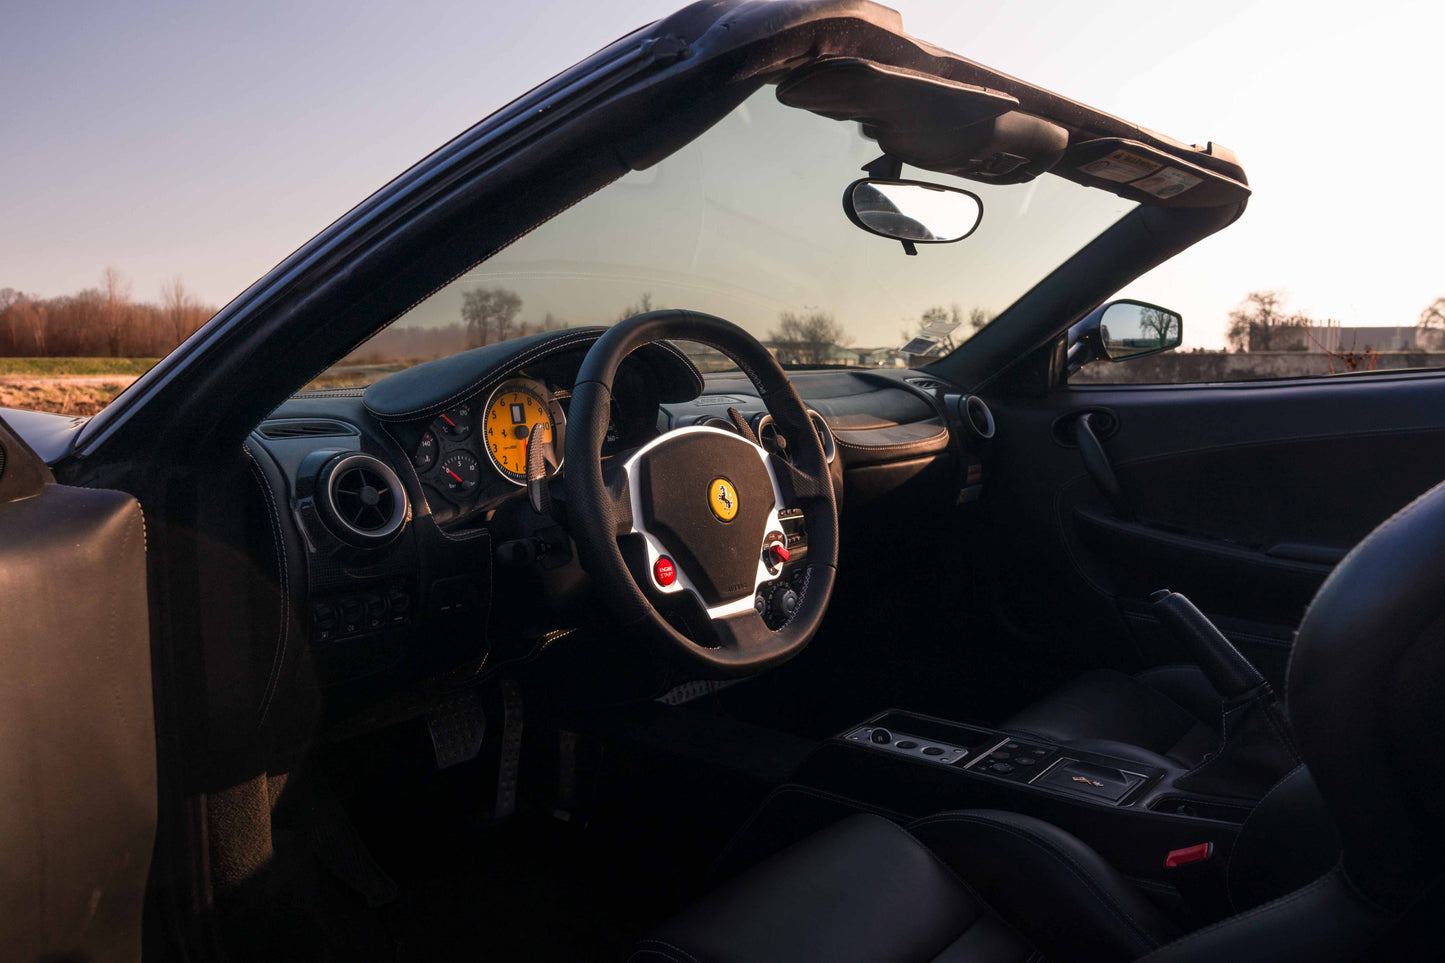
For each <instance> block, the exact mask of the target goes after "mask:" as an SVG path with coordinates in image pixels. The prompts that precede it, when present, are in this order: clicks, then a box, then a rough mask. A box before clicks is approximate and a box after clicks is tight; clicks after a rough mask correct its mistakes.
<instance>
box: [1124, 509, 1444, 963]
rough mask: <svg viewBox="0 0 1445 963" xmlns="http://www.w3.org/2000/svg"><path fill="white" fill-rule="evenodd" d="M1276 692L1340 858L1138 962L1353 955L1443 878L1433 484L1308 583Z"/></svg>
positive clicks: (1437, 535) (1440, 576)
mask: <svg viewBox="0 0 1445 963" xmlns="http://www.w3.org/2000/svg"><path fill="white" fill-rule="evenodd" d="M1286 700H1287V704H1288V706H1289V716H1290V721H1291V723H1292V725H1293V727H1294V731H1295V737H1296V740H1297V742H1298V744H1299V747H1300V752H1301V754H1302V755H1303V756H1304V759H1305V762H1306V764H1307V765H1308V767H1309V772H1310V774H1311V775H1312V776H1313V778H1314V781H1315V783H1316V785H1317V786H1318V788H1319V795H1320V797H1321V798H1322V799H1323V801H1324V805H1325V807H1326V808H1327V809H1328V811H1329V813H1330V815H1331V816H1332V817H1333V822H1334V826H1335V829H1336V830H1337V831H1338V833H1339V840H1340V847H1341V853H1342V855H1341V857H1340V861H1339V862H1338V863H1337V864H1336V865H1335V866H1334V867H1333V868H1332V869H1330V870H1329V871H1328V872H1327V873H1325V874H1324V875H1323V876H1320V877H1319V878H1318V879H1316V880H1314V881H1312V882H1310V883H1308V884H1306V885H1304V886H1302V887H1301V888H1299V889H1296V890H1295V891H1293V892H1291V893H1288V894H1286V895H1283V896H1280V897H1279V898H1277V899H1275V900H1274V901H1273V902H1270V903H1266V904H1264V905H1263V906H1260V907H1257V908H1256V909H1254V910H1252V911H1250V912H1247V913H1242V914H1240V915H1239V916H1234V917H1231V918H1229V919H1226V920H1223V921H1222V922H1220V923H1217V924H1215V925H1213V926H1210V927H1206V928H1205V929H1203V930H1200V931H1198V932H1196V933H1192V934H1190V935H1189V936H1186V937H1184V938H1183V939H1181V940H1176V941H1175V942H1173V943H1171V944H1169V945H1168V946H1165V947H1162V948H1160V949H1159V950H1158V951H1156V952H1155V953H1153V954H1151V955H1150V956H1149V957H1147V959H1148V960H1150V961H1151V963H1165V961H1168V963H1183V961H1194V960H1200V961H1202V960H1220V959H1228V960H1231V961H1232V963H1243V961H1247V960H1280V961H1288V960H1311V961H1334V960H1349V959H1354V958H1356V957H1358V956H1359V955H1360V954H1361V953H1363V952H1365V951H1366V950H1367V948H1368V947H1369V946H1370V945H1371V944H1372V943H1373V942H1375V941H1376V940H1378V939H1379V938H1380V937H1381V935H1382V934H1384V933H1385V932H1386V931H1387V930H1389V928H1390V926H1391V924H1392V923H1394V922H1395V921H1396V920H1398V919H1399V918H1400V917H1401V915H1402V914H1403V913H1404V912H1405V911H1406V910H1407V909H1408V908H1409V907H1410V906H1411V904H1412V903H1413V902H1414V901H1415V900H1416V899H1417V898H1418V897H1419V896H1420V895H1421V894H1422V893H1424V892H1425V891H1426V890H1427V889H1429V887H1430V886H1431V885H1432V884H1433V883H1435V882H1437V881H1438V880H1439V879H1440V877H1441V876H1442V875H1445V874H1442V869H1445V867H1442V858H1445V771H1442V767H1441V766H1439V765H1438V763H1437V761H1436V757H1437V756H1438V750H1437V746H1438V739H1439V737H1440V735H1441V734H1442V733H1445V485H1437V486H1436V487H1435V488H1432V489H1430V491H1428V492H1426V493H1425V494H1424V495H1421V496H1420V497H1419V498H1417V499H1416V500H1415V501H1413V502H1411V503H1410V504H1409V505H1407V506H1406V507H1405V508H1403V509H1401V510H1400V511H1399V512H1397V513H1396V514H1395V515H1394V516H1393V517H1391V518H1390V519H1389V520H1388V521H1386V522H1385V523H1384V524H1382V525H1380V526H1379V527H1378V528H1376V529H1375V530H1374V531H1373V532H1371V533H1370V535H1369V537H1367V538H1366V539H1365V540H1364V541H1362V542H1361V543H1360V544H1359V545H1357V546H1356V547H1355V549H1354V550H1353V551H1351V552H1350V554H1349V555H1348V556H1346V557H1345V559H1344V560H1343V561H1341V562H1340V564H1339V565H1338V566H1337V567H1336V568H1335V570H1334V572H1333V573H1332V574H1331V575H1330V577H1329V578H1328V579H1327V580H1326V581H1325V583H1324V585H1323V586H1321V587H1320V590H1319V593H1318V594H1317V595H1316V596H1315V599H1314V601H1313V602H1312V603H1311V604H1310V607H1309V610H1308V612H1306V613H1305V618H1304V622H1303V623H1302V624H1301V625H1300V630H1299V637H1298V639H1297V641H1296V642H1295V648H1294V653H1293V655H1292V656H1291V659H1290V666H1289V673H1288V679H1287V683H1286ZM1420 932H1421V933H1424V932H1426V930H1424V929H1422V930H1421V931H1420ZM1421 938H1425V937H1423V936H1422V937H1421ZM1429 938H1432V939H1440V940H1441V944H1442V945H1441V946H1438V947H1434V948H1430V949H1432V950H1433V952H1430V951H1428V950H1427V948H1425V947H1420V948H1419V949H1420V950H1426V952H1424V953H1423V954H1422V955H1421V956H1420V957H1419V958H1421V959H1424V958H1438V955H1439V953H1440V952H1441V950H1442V949H1445V937H1435V936H1433V932H1432V935H1431V936H1430V937H1429ZM1414 949H1415V948H1414V947H1412V951H1413V950H1414Z"/></svg>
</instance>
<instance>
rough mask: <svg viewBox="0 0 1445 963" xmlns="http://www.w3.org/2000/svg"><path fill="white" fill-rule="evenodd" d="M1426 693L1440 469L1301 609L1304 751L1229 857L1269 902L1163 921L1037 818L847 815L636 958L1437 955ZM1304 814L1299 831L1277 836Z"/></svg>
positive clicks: (1441, 706) (1294, 685) (1236, 961)
mask: <svg viewBox="0 0 1445 963" xmlns="http://www.w3.org/2000/svg"><path fill="white" fill-rule="evenodd" d="M1362 639H1364V640H1368V644H1362V643H1361V641H1360V640H1362ZM1442 695H1445V485H1442V486H1438V487H1436V488H1434V489H1432V490H1431V491H1430V492H1427V493H1426V494H1425V495H1424V496H1422V497H1421V498H1419V499H1417V500H1416V501H1415V502H1413V503H1412V504H1411V505H1409V506H1407V507H1406V508H1405V509H1403V510H1402V511H1400V512H1399V513H1398V514H1396V515H1395V516H1394V517H1393V518H1391V519H1390V520H1389V521H1387V522H1385V523H1384V524H1383V525H1381V526H1380V527H1379V528H1378V529H1376V530H1375V532H1373V533H1372V534H1371V535H1370V537H1369V538H1367V539H1365V541H1363V542H1362V543H1360V545H1359V546H1357V547H1356V548H1355V550H1354V551H1352V552H1351V553H1350V554H1349V556H1347V557H1346V558H1345V560H1344V561H1343V562H1341V563H1340V565H1339V566H1338V568H1336V570H1335V571H1334V573H1333V574H1332V575H1331V576H1330V577H1329V579H1328V580H1327V581H1326V582H1325V584H1324V586H1323V587H1322V588H1321V589H1320V592H1319V595H1318V596H1317V597H1316V598H1315V600H1314V602H1313V603H1312V604H1311V606H1310V609H1309V612H1308V613H1307V614H1306V616H1305V620H1304V623H1303V624H1302V625H1301V627H1300V632H1299V639H1298V641H1297V642H1296V644H1295V649H1294V655H1293V657H1292V659H1291V662H1290V667H1289V673H1288V706H1289V714H1290V720H1291V722H1292V724H1293V727H1294V729H1295V735H1296V737H1297V738H1298V742H1299V746H1300V750H1301V752H1302V754H1303V756H1304V759H1305V762H1306V764H1307V766H1308V770H1306V769H1305V767H1303V766H1301V767H1299V768H1297V769H1296V770H1294V771H1292V772H1290V773H1289V774H1288V775H1287V776H1285V778H1284V779H1282V780H1280V781H1279V783H1278V785H1276V787H1275V788H1274V789H1273V790H1271V791H1270V792H1269V793H1268V794H1266V795H1265V797H1264V798H1263V800H1262V801H1261V802H1260V804H1259V806H1258V807H1257V808H1256V809H1255V812H1254V813H1253V814H1252V815H1251V817H1250V822H1249V823H1247V824H1246V826H1245V829H1244V831H1243V832H1242V833H1241V834H1240V837H1239V839H1238V840H1237V842H1236V845H1235V852H1234V853H1233V854H1232V856H1231V858H1230V893H1231V897H1232V898H1233V899H1234V901H1235V909H1236V910H1239V909H1243V908H1244V907H1245V906H1248V905H1250V903H1251V902H1252V901H1253V900H1254V899H1267V900H1268V902H1265V903H1263V904H1261V905H1258V906H1254V907H1253V908H1251V909H1245V910H1244V911H1243V912H1238V913H1237V914H1236V915H1234V916H1230V917H1228V918H1226V919H1223V920H1222V921H1220V922H1218V923H1215V924H1213V925H1210V926H1206V927H1204V928H1202V929H1199V930H1197V931H1195V932H1192V933H1188V934H1185V935H1182V936H1178V938H1173V937H1175V936H1176V933H1175V931H1174V929H1173V927H1172V925H1171V923H1170V922H1169V921H1168V920H1166V919H1165V918H1164V917H1163V916H1162V915H1161V914H1160V913H1159V912H1157V911H1156V910H1154V909H1153V907H1152V906H1151V904H1149V903H1148V902H1147V901H1146V900H1145V899H1144V898H1143V897H1142V896H1141V895H1140V893H1139V892H1138V891H1137V890H1135V889H1134V888H1133V887H1132V886H1131V885H1130V884H1129V882H1128V881H1127V880H1125V879H1123V878H1122V877H1121V876H1120V875H1119V874H1118V873H1117V872H1115V871H1114V870H1113V869H1111V868H1110V867H1109V866H1108V865H1107V864H1105V862H1104V861H1103V859H1102V858H1101V857H1099V856H1098V855H1097V854H1096V853H1094V852H1093V851H1092V850H1090V849H1089V848H1088V847H1087V846H1085V845H1084V844H1083V843H1081V842H1079V841H1078V840H1077V839H1075V838H1073V837H1071V836H1069V835H1068V834H1066V833H1063V832H1062V831H1060V830H1058V829H1055V828H1053V827H1050V826H1048V825H1047V824H1044V823H1041V822H1039V821H1038V820H1034V819H1030V818H1028V817H1025V816H1019V815H1014V814H1008V813H999V812H993V811H964V812H958V813H945V814H941V815H939V816H935V817H930V818H928V819H924V820H922V821H920V822H918V823H915V824H913V825H912V826H911V827H910V830H911V831H910V832H905V831H904V830H902V829H901V828H899V827H897V826H894V825H892V824H891V823H889V822H887V821H886V820H883V819H880V818H878V817H871V816H857V817H851V818H849V819H847V820H845V821H843V822H841V823H839V824H837V825H835V826H834V827H832V828H831V829H828V830H825V831H824V832H822V833H819V834H817V835H815V836H813V837H811V838H810V839H807V840H805V841H803V842H802V843H800V844H797V845H796V846H794V847H793V848H792V849H789V850H787V851H785V852H784V853H782V854H780V855H778V856H775V857H773V858H771V859H769V860H767V861H765V862H764V863H762V864H760V865H759V866H757V867H755V868H754V869H752V870H751V871H749V872H748V873H747V874H745V875H744V876H742V877H740V878H739V879H737V880H736V881H734V882H733V883H731V884H729V885H727V886H725V887H724V888H723V889H721V890H719V891H718V892H716V893H715V894H713V895H712V896H710V897H708V898H706V899H704V900H702V901H700V902H698V903H697V904H695V905H694V906H693V907H691V908H690V909H689V910H687V911H686V912H684V913H683V914H682V915H681V916H679V917H678V918H676V919H674V920H673V921H672V922H671V923H669V924H668V925H667V926H665V927H664V928H662V929H661V930H660V931H659V932H658V933H657V934H655V935H654V937H652V938H651V939H649V940H647V941H644V942H643V943H642V944H640V945H639V947H638V948H637V950H636V952H635V954H634V959H636V960H639V961H642V960H663V961H669V963H718V961H733V960H748V961H767V960H793V961H806V960H829V961H844V963H846V961H852V960H857V961H863V960H870V961H904V960H933V961H948V963H963V961H994V960H1031V959H1039V958H1040V956H1039V954H1043V955H1044V956H1046V957H1047V958H1048V959H1052V960H1054V961H1056V963H1062V961H1071V960H1130V959H1147V960H1149V961H1151V963H1193V961H1219V960H1227V961H1229V963H1251V961H1261V963H1263V961H1305V960H1309V961H1317V963H1332V961H1343V960H1351V959H1356V958H1358V957H1359V956H1360V955H1361V954H1362V953H1365V952H1366V951H1369V950H1371V949H1372V948H1373V949H1374V950H1375V951H1376V952H1381V953H1382V954H1383V957H1382V958H1390V959H1440V958H1442V956H1445V933H1442V931H1441V929H1440V927H1439V926H1438V925H1437V916H1438V912H1439V903H1440V900H1441V894H1442V892H1445V791H1442V790H1445V769H1442V768H1441V767H1440V766H1439V765H1438V759H1437V757H1438V755H1439V753H1438V744H1439V738H1440V735H1441V734H1442V732H1445V698H1442ZM1311 775H1312V776H1313V780H1314V782H1315V783H1316V784H1317V786H1318V790H1317V791H1316V789H1315V788H1313V787H1311V786H1310V784H1309V777H1310V776H1311ZM1321 803H1322V804H1323V807H1324V810H1323V812H1322V811H1321V810H1320V808H1319V807H1320V804H1321ZM1325 815H1328V817H1330V818H1329V819H1325V818H1324V816H1325ZM1331 821H1332V822H1333V827H1331V826H1330V825H1329V823H1330V822H1331ZM1251 824H1254V825H1253V827H1252V828H1251ZM1304 824H1310V825H1311V826H1312V828H1311V829H1310V830H1309V834H1310V836H1309V839H1308V840H1307V844H1306V845H1305V846H1304V848H1303V849H1299V848H1296V847H1295V846H1294V845H1293V844H1292V843H1287V844H1285V845H1280V838H1281V836H1284V835H1291V834H1294V833H1295V832H1296V831H1297V830H1298V827H1300V826H1301V825H1304ZM1331 830H1335V831H1337V832H1338V842H1339V852H1340V855H1339V858H1338V859H1337V860H1335V859H1331V856H1332V855H1333V854H1332V852H1331V851H1330V850H1329V848H1328V847H1329V846H1333V842H1332V840H1329V837H1331V836H1332V835H1333V833H1332V831H1331ZM1241 847H1243V849H1241ZM1236 864H1238V867H1239V868H1238V869H1236ZM1240 874H1243V876H1242V877H1241V880H1242V881H1244V882H1247V883H1248V884H1249V885H1248V886H1247V887H1246V886H1243V885H1241V886H1239V887H1236V886H1235V878H1236V876H1239V875H1240ZM1312 877H1313V878H1312ZM1289 887H1294V888H1293V889H1292V890H1290V889H1289ZM1286 890H1288V891H1286ZM1432 900H1433V902H1432ZM1382 940H1384V941H1388V942H1389V943H1390V944H1393V945H1389V946H1387V947H1386V948H1384V949H1383V950H1381V948H1380V946H1379V944H1380V942H1381V941H1382ZM1161 944H1162V945H1161Z"/></svg>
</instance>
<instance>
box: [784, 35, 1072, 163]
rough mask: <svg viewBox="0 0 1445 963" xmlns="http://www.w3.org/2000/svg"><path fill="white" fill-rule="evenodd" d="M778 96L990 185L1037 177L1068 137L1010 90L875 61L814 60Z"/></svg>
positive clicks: (887, 146) (890, 150)
mask: <svg viewBox="0 0 1445 963" xmlns="http://www.w3.org/2000/svg"><path fill="white" fill-rule="evenodd" d="M777 96H778V100H779V101H780V102H782V103H783V104H785V105H787V106H789V107H797V108H799V109H802V110H809V111H812V112H813V113H815V114H822V115H823V116H824V117H829V118H831V119H833V120H851V121H856V122H857V123H858V124H860V125H861V126H862V128H863V133H864V134H865V135H866V136H868V137H871V138H873V139H874V140H876V141H877V142H878V146H879V147H881V148H882V149H883V150H884V152H886V153H887V154H888V155H889V156H891V157H894V158H896V159H898V160H900V161H902V162H903V163H905V164H909V165H911V166H913V167H919V168H923V169H924V170H931V171H938V172H940V173H945V174H956V175H958V176H961V177H968V178H972V179H974V180H980V181H987V182H991V183H1018V182H1021V181H1027V180H1030V179H1032V178H1034V177H1036V176H1037V175H1039V174H1041V173H1043V172H1044V171H1046V170H1048V169H1049V168H1050V167H1052V166H1053V165H1054V164H1055V163H1056V162H1057V161H1058V160H1059V158H1060V157H1062V156H1063V154H1064V150H1065V148H1066V147H1067V146H1068V140H1069V137H1068V132H1067V131H1065V130H1064V129H1063V128H1062V127H1059V126H1058V125H1056V124H1051V123H1049V122H1048V121H1046V120H1043V119H1042V118H1039V117H1034V116H1031V115H1029V114H1025V113H1022V112H1020V111H1019V110H1018V105H1019V103H1018V100H1017V99H1016V98H1015V97H1013V96H1012V95H1010V94H1005V93H1001V92H1000V91H997V90H989V89H988V88H986V87H975V86H972V85H970V84H962V83H958V82H956V81H952V80H945V79H943V78H941V77H934V76H930V75H928V74H923V73H918V72H916V71H911V70H905V69H903V68H900V67H892V66H888V65H886V64H880V63H876V62H874V61H871V60H860V59H856V58H851V57H834V58H826V59H823V60H820V61H818V62H816V63H813V64H809V65H808V66H806V67H803V68H800V69H799V70H797V71H795V72H794V73H792V74H791V75H790V76H789V77H788V78H787V79H785V80H784V81H783V82H782V83H780V84H779V85H778V90H777Z"/></svg>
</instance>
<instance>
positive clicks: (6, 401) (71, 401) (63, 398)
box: [0, 377, 131, 415]
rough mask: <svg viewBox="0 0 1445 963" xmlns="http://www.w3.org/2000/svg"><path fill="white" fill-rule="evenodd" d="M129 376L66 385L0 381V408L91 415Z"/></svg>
mask: <svg viewBox="0 0 1445 963" xmlns="http://www.w3.org/2000/svg"><path fill="white" fill-rule="evenodd" d="M130 380H131V379H130V378H129V377H127V378H125V379H123V380H121V381H106V382H101V383H99V384H91V383H89V382H85V383H81V384H66V383H64V382H61V381H47V382H41V383H36V382H27V381H21V380H18V379H17V380H13V381H12V380H0V408H30V409H31V410H33V411H53V412H55V413H56V414H61V415H93V414H95V413H96V412H97V411H99V410H100V409H102V408H104V407H105V406H106V405H107V404H109V403H110V400H111V399H112V398H114V397H115V396H116V395H118V394H120V393H121V391H122V390H123V389H124V388H125V387H126V386H127V384H129V382H130Z"/></svg>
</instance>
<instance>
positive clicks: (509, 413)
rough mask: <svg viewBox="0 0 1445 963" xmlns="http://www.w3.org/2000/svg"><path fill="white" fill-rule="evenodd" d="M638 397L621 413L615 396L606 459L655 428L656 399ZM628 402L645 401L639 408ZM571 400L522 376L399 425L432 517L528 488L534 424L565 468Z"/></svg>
mask: <svg viewBox="0 0 1445 963" xmlns="http://www.w3.org/2000/svg"><path fill="white" fill-rule="evenodd" d="M632 394H634V393H628V392H622V395H623V406H624V407H621V408H620V407H619V404H618V401H617V400H616V398H615V397H614V401H613V408H612V417H611V419H610V421H609V423H608V426H607V441H606V444H605V445H604V447H603V456H604V458H605V457H608V456H610V455H612V454H615V453H616V452H617V451H619V450H621V448H622V447H623V446H624V442H626V443H627V444H636V443H640V441H642V440H645V438H646V436H647V434H648V432H649V431H654V432H655V430H656V410H657V405H656V401H655V400H652V401H650V407H649V404H647V403H642V402H644V401H645V400H648V399H645V398H644V397H631V395H632ZM629 397H631V400H634V401H637V402H639V404H637V405H636V407H637V409H638V410H637V411H632V410H631V409H632V408H633V407H634V406H633V405H632V404H629V403H628V400H629ZM570 401H571V389H570V387H565V386H562V385H555V384H554V385H549V384H548V379H544V378H543V377H530V376H527V375H525V374H522V373H521V372H518V373H515V374H514V375H513V376H512V377H509V378H507V379H506V380H505V381H503V382H501V383H500V384H498V385H497V386H496V387H494V388H492V389H491V390H490V391H487V392H484V393H481V394H478V395H476V396H474V397H472V398H470V399H468V400H467V401H464V402H462V403H460V404H457V405H455V406H454V407H452V408H449V409H447V410H446V411H444V412H442V413H441V414H440V415H438V416H437V417H435V418H433V419H431V420H430V421H429V422H424V423H413V424H409V425H404V426H403V425H398V426H396V427H395V428H394V429H393V434H394V435H395V436H396V438H397V440H398V441H399V442H400V443H401V444H402V445H403V447H405V448H406V449H407V451H408V453H409V455H410V457H411V463H412V467H414V468H415V469H416V473H417V476H418V477H419V478H420V479H421V482H422V484H423V485H424V486H425V487H426V493H427V502H428V504H429V505H430V507H431V509H432V513H433V514H434V515H436V516H437V520H438V521H440V522H447V521H450V520H453V519H456V518H460V517H462V516H465V515H471V514H473V513H474V512H476V511H478V510H484V509H486V508H489V507H492V506H494V505H495V504H496V503H497V502H499V501H502V500H505V499H506V498H507V497H508V496H512V495H515V494H516V493H517V492H518V491H519V490H521V489H522V488H524V487H525V486H526V482H527V440H528V438H529V437H530V435H531V432H532V429H533V427H534V426H537V425H540V426H541V427H542V438H543V441H544V442H545V443H546V444H545V446H544V450H545V453H546V454H545V457H546V459H547V464H548V471H549V473H555V472H557V471H559V470H561V468H562V467H563V466H562V459H563V452H564V450H565V446H566V437H567V404H568V403H569V402H570ZM649 411H651V416H650V417H649V415H648V412H649Z"/></svg>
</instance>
